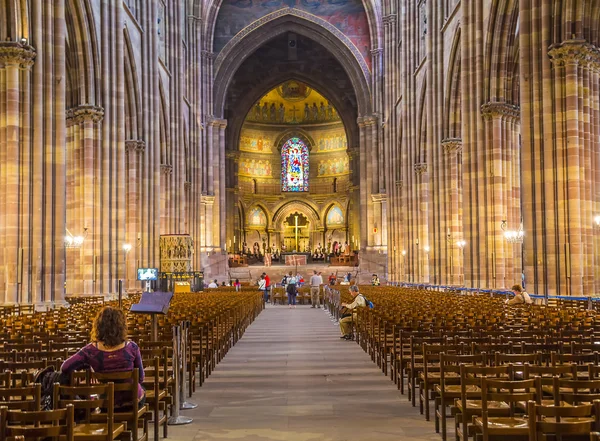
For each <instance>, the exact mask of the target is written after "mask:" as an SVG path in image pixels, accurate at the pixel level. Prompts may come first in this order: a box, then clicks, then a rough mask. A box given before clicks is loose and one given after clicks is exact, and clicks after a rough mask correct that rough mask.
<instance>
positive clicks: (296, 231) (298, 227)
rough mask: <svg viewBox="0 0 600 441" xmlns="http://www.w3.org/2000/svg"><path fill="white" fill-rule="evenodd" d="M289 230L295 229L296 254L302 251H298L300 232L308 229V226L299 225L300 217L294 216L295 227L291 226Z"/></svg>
mask: <svg viewBox="0 0 600 441" xmlns="http://www.w3.org/2000/svg"><path fill="white" fill-rule="evenodd" d="M288 228H293V229H294V236H295V239H296V246H295V248H294V249H295V250H296V252H299V251H300V250H299V249H298V232H299V231H300V230H301V229H302V228H306V225H298V215H297V214H296V215H294V225H289V226H288Z"/></svg>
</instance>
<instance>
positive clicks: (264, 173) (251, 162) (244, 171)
mask: <svg viewBox="0 0 600 441" xmlns="http://www.w3.org/2000/svg"><path fill="white" fill-rule="evenodd" d="M271 170H272V169H271V161H269V160H267V159H264V160H263V159H261V160H256V159H249V158H244V159H240V164H239V169H238V174H239V175H240V176H249V177H252V178H270V177H271Z"/></svg>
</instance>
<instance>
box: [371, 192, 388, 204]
mask: <svg viewBox="0 0 600 441" xmlns="http://www.w3.org/2000/svg"><path fill="white" fill-rule="evenodd" d="M371 200H372V201H373V202H375V203H382V202H385V201H387V194H385V193H375V194H372V195H371Z"/></svg>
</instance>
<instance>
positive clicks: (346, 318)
mask: <svg viewBox="0 0 600 441" xmlns="http://www.w3.org/2000/svg"><path fill="white" fill-rule="evenodd" d="M349 291H350V295H351V296H352V298H353V299H354V301H353V302H352V303H350V304H348V303H342V308H346V310H347V312H345V313H344V314H342V318H341V319H340V331H342V336H341V337H340V338H343V339H346V340H352V323H353V322H355V321H356V311H355V309H356V308H364V307H365V306H367V302H366V301H365V297H364V296H363V295H362V294H360V293H359V292H358V286H356V285H352V286H351V287H350V289H349Z"/></svg>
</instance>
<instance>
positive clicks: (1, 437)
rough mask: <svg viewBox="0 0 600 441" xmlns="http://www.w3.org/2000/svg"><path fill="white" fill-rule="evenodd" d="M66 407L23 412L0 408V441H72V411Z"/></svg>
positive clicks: (69, 407)
mask: <svg viewBox="0 0 600 441" xmlns="http://www.w3.org/2000/svg"><path fill="white" fill-rule="evenodd" d="M73 410H74V409H73V406H71V405H68V406H66V407H65V408H64V409H58V410H48V411H35V412H23V411H20V410H10V409H8V408H7V407H5V406H1V407H0V441H13V440H16V439H21V440H25V441H30V440H31V441H34V440H35V441H37V440H39V439H48V438H50V439H54V440H56V441H59V440H60V441H73V439H74V436H73V428H74V426H75V423H74V411H73Z"/></svg>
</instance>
